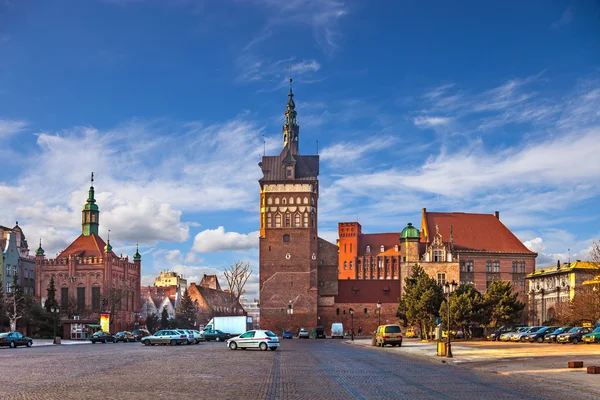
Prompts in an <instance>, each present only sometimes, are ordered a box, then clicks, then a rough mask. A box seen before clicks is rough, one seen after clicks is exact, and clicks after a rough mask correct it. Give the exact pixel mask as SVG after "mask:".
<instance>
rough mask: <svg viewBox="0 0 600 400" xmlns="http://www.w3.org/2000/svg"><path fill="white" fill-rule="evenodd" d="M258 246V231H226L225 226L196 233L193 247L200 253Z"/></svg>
mask: <svg viewBox="0 0 600 400" xmlns="http://www.w3.org/2000/svg"><path fill="white" fill-rule="evenodd" d="M256 247H258V231H256V232H250V233H249V234H243V233H237V232H225V228H223V227H222V226H219V227H218V228H217V229H206V230H204V231H202V232H200V233H198V234H197V235H196V237H195V238H194V245H193V246H192V249H193V250H194V251H196V252H198V253H210V252H217V251H229V250H248V249H252V248H256Z"/></svg>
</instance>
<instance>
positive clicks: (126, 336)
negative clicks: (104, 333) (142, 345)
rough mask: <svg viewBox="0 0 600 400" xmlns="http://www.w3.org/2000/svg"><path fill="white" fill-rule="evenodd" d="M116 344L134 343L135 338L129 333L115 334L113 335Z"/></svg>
mask: <svg viewBox="0 0 600 400" xmlns="http://www.w3.org/2000/svg"><path fill="white" fill-rule="evenodd" d="M116 342H125V343H129V342H135V337H134V336H133V335H132V334H131V332H127V331H123V332H117V334H116V335H115V343H116Z"/></svg>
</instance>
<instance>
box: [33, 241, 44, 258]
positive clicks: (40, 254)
mask: <svg viewBox="0 0 600 400" xmlns="http://www.w3.org/2000/svg"><path fill="white" fill-rule="evenodd" d="M35 254H36V255H38V256H43V255H44V249H42V238H40V247H38V249H37V250H36V251H35Z"/></svg>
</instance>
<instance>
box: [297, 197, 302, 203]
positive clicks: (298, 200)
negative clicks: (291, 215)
mask: <svg viewBox="0 0 600 400" xmlns="http://www.w3.org/2000/svg"><path fill="white" fill-rule="evenodd" d="M296 204H302V199H300V196H298V197H296Z"/></svg>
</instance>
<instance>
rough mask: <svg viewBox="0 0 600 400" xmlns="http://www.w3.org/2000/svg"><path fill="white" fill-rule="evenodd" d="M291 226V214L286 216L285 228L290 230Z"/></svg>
mask: <svg viewBox="0 0 600 400" xmlns="http://www.w3.org/2000/svg"><path fill="white" fill-rule="evenodd" d="M284 200H285V199H284ZM289 226H290V214H289V213H288V214H285V227H286V228H289Z"/></svg>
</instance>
